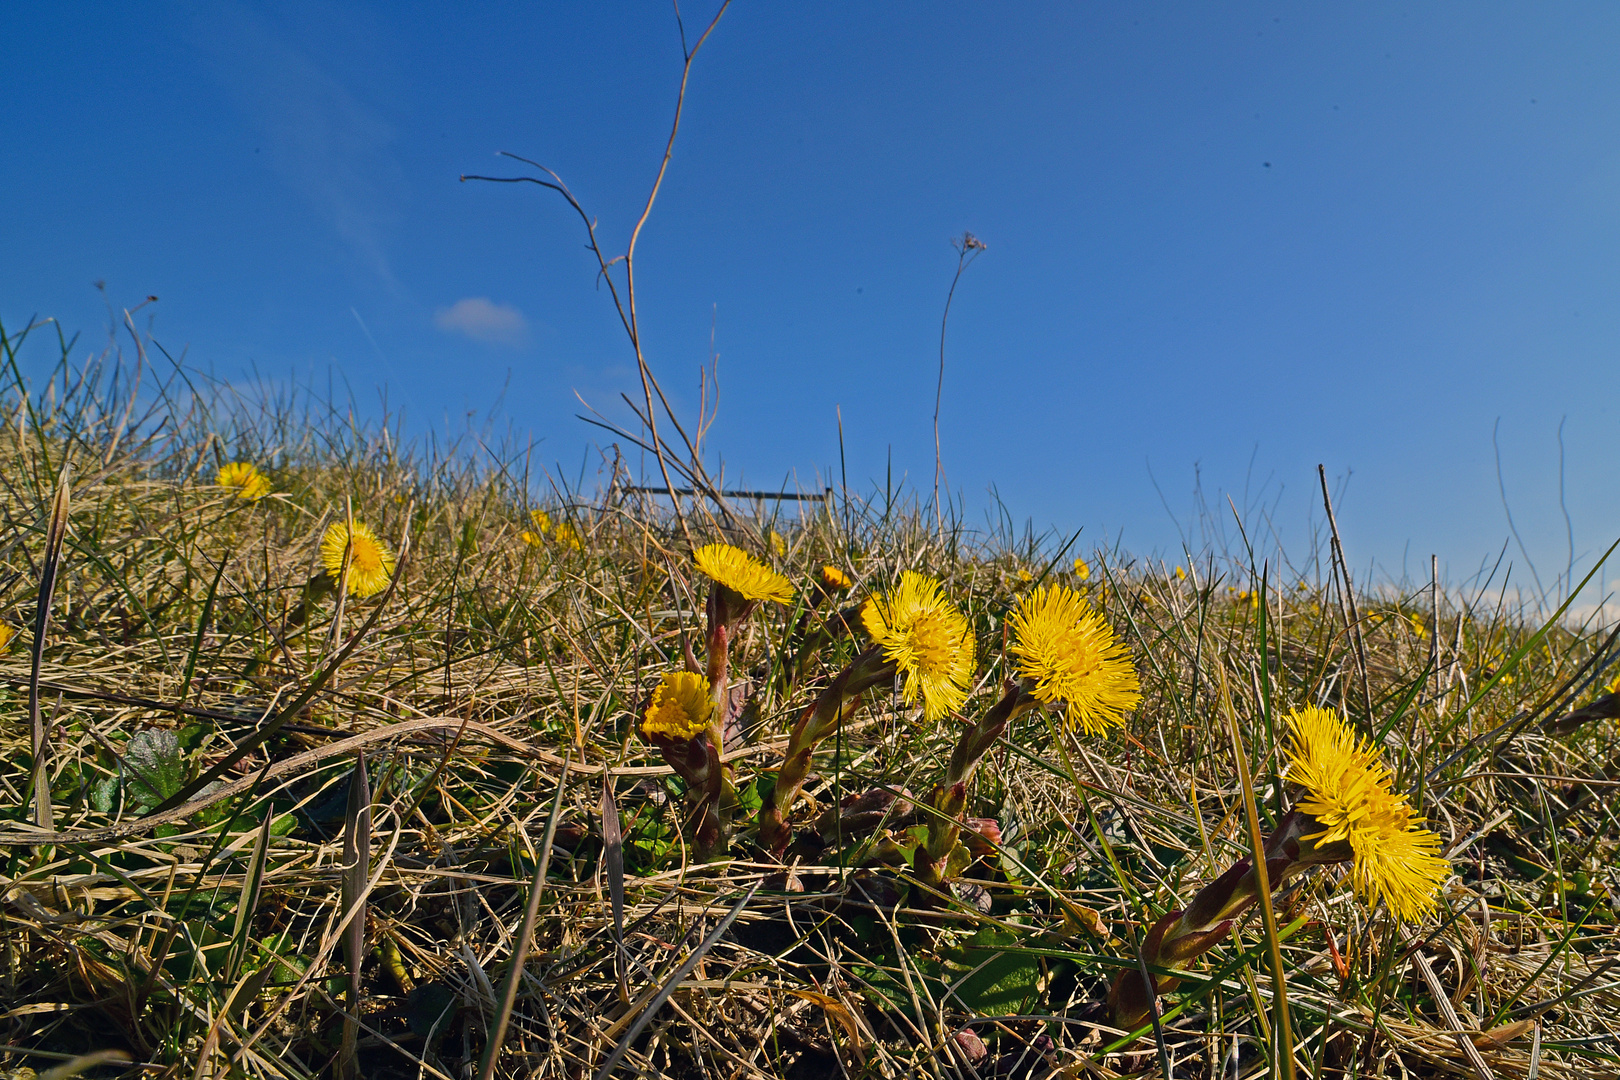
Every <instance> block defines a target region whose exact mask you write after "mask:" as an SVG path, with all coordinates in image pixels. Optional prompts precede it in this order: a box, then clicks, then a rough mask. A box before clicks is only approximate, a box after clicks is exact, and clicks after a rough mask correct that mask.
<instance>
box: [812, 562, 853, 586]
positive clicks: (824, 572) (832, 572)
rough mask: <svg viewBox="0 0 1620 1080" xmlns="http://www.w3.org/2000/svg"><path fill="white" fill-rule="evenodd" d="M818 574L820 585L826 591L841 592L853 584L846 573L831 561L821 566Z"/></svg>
mask: <svg viewBox="0 0 1620 1080" xmlns="http://www.w3.org/2000/svg"><path fill="white" fill-rule="evenodd" d="M820 576H821V587H822V588H824V589H826V590H827V591H828V592H843V591H844V590H845V589H848V588H850V587H851V586H853V585H854V584H855V583H854V582H853V581H851V580H850V579H849V575H848V574H846V573H844V572H843V571H842V570H840V569H838V567H836V566H833V565H832V564H831V563H829V564H827V565H826V566H823V567H822V568H821V575H820Z"/></svg>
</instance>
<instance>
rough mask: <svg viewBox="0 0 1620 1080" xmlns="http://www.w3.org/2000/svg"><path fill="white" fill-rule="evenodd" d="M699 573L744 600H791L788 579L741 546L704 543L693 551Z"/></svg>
mask: <svg viewBox="0 0 1620 1080" xmlns="http://www.w3.org/2000/svg"><path fill="white" fill-rule="evenodd" d="M692 561H693V562H694V563H696V564H697V568H698V571H699V573H701V574H703V576H704V577H706V578H708V579H709V580H711V581H713V582H714V583H715V584H716V585H722V586H724V587H725V588H728V589H730V590H731V591H732V592H734V593H737V594H738V595H740V596H741V597H742V598H743V599H745V600H774V601H775V602H776V603H778V604H785V603H787V602H788V601H789V600H792V599H793V586H792V585H791V584H790V583H789V582H788V579H787V578H785V577H783V576H782V575H781V574H778V573H777V572H776V571H775V570H772V569H771V568H770V567H768V566H766V565H765V564H764V563H762V562H760V561H759V560H758V559H756V558H754V557H753V556H752V555H750V554H748V552H746V551H743V550H742V549H741V548H734V547H732V546H731V545H730V544H704V545H703V546H702V547H700V548H698V549H697V550H696V551H694V552H692Z"/></svg>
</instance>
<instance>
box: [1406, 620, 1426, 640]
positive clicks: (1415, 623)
mask: <svg viewBox="0 0 1620 1080" xmlns="http://www.w3.org/2000/svg"><path fill="white" fill-rule="evenodd" d="M1410 618H1411V620H1412V633H1414V634H1416V635H1417V636H1418V638H1419V639H1420V640H1421V639H1423V638H1426V637H1428V636H1429V628H1428V627H1427V626H1424V625H1423V620H1422V619H1421V618H1419V617H1418V616H1416V615H1412V616H1410Z"/></svg>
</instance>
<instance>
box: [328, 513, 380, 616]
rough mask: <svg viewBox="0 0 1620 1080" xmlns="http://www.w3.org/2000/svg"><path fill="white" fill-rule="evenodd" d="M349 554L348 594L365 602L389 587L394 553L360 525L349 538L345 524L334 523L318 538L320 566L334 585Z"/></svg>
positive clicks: (374, 534) (356, 524)
mask: <svg viewBox="0 0 1620 1080" xmlns="http://www.w3.org/2000/svg"><path fill="white" fill-rule="evenodd" d="M345 551H347V552H348V555H349V595H350V596H353V597H356V598H357V599H361V600H364V599H365V598H366V597H368V596H376V595H377V594H378V593H380V592H382V591H383V590H384V589H386V588H388V582H389V579H390V578H392V577H393V576H394V553H393V552H392V551H389V550H388V545H387V544H384V543H383V542H382V541H381V540H379V539H377V534H376V533H374V532H372V531H371V529H370V527H369V526H367V525H365V524H364V523H362V522H359V521H357V522H355V523H354V535H353V536H350V534H349V526H348V524H347V523H346V522H342V521H334V522H332V524H330V525H328V526H327V527H326V535H325V536H323V537H322V538H321V565H322V566H324V567H325V568H326V573H327V574H328V576H330V577H331V579H332V580H333V581H334V582H336V581H337V580H338V579H339V578H341V577H342V575H343V555H344V552H345Z"/></svg>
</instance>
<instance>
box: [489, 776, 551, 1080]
mask: <svg viewBox="0 0 1620 1080" xmlns="http://www.w3.org/2000/svg"><path fill="white" fill-rule="evenodd" d="M572 752H573V748H572V747H570V748H569V750H568V753H567V754H565V755H564V756H563V767H562V774H561V775H559V776H558V777H557V793H556V795H554V796H553V797H552V800H551V815H550V816H549V817H548V818H547V819H546V835H545V839H544V840H542V841H541V842H540V864H539V865H538V866H536V867H535V870H534V881H533V883H531V884H530V885H529V906H528V907H527V908H525V909H524V911H523V925H522V926H520V927H519V928H518V935H517V941H515V942H514V943H513V945H512V966H511V969H510V970H509V971H507V973H506V981H505V982H504V983H503V984H502V986H501V1000H500V1006H499V1008H498V1009H497V1011H496V1013H495V1025H494V1027H492V1028H491V1029H490V1033H489V1045H488V1046H487V1047H486V1048H485V1049H484V1062H483V1066H482V1068H480V1069H479V1071H478V1075H479V1078H480V1080H490V1078H491V1077H493V1076H494V1075H495V1059H496V1058H498V1057H499V1056H500V1053H501V1043H503V1042H505V1041H506V1025H507V1024H508V1023H510V1022H511V1020H512V1009H513V1007H514V1006H515V1005H516V1004H517V992H518V985H519V984H520V983H521V982H522V980H523V964H524V962H525V961H526V960H528V958H529V943H530V942H531V941H532V940H533V938H534V924H535V920H536V919H538V918H539V915H540V896H541V894H542V893H543V892H544V891H545V887H546V872H547V871H548V870H549V869H550V867H551V846H552V844H553V843H554V842H555V841H556V839H557V822H558V820H559V819H560V818H561V817H562V799H563V789H564V788H565V787H567V786H568V762H569V756H570V755H571V754H572Z"/></svg>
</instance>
